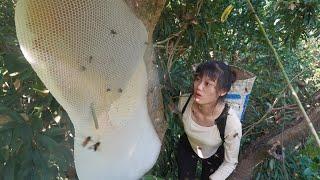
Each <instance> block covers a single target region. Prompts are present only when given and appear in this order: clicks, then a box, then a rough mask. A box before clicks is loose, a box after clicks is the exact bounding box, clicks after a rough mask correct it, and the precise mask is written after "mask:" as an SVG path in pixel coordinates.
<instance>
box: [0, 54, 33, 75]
mask: <svg viewBox="0 0 320 180" xmlns="http://www.w3.org/2000/svg"><path fill="white" fill-rule="evenodd" d="M3 58H4V63H5V65H6V67H7V69H8V71H9V73H14V72H19V73H20V72H23V71H25V70H27V69H28V68H29V69H30V68H31V66H30V64H29V63H28V61H26V59H25V58H24V57H23V56H20V55H19V54H16V53H15V54H13V53H12V54H5V55H4V56H3Z"/></svg>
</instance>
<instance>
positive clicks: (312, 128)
mask: <svg viewBox="0 0 320 180" xmlns="http://www.w3.org/2000/svg"><path fill="white" fill-rule="evenodd" d="M246 1H247V4H248V6H249V9H250V10H251V12H252V13H253V15H254V18H255V20H256V21H257V23H258V26H259V29H260V31H261V32H262V34H263V36H264V38H265V39H266V41H267V43H268V45H269V47H270V49H271V50H272V52H273V54H274V56H275V58H276V61H277V63H278V66H279V67H280V69H281V72H282V74H283V76H284V78H285V80H286V82H287V84H288V86H289V89H290V91H291V93H292V96H293V97H294V99H295V101H296V102H297V104H298V106H299V108H300V110H301V112H302V114H303V116H304V119H305V120H306V122H307V124H308V127H309V129H310V131H311V133H312V134H313V136H314V137H315V139H316V142H317V144H318V147H319V148H320V139H319V136H318V134H317V131H316V130H315V129H314V126H313V124H312V122H311V120H310V118H309V117H308V115H307V113H306V111H305V109H304V108H303V106H302V103H301V101H300V99H299V97H298V95H297V93H296V91H295V90H294V88H293V87H292V84H291V83H290V80H289V78H288V76H287V73H286V71H285V69H284V67H283V65H282V63H281V60H280V57H279V55H278V53H277V51H276V49H275V48H274V47H273V45H272V43H271V41H270V40H269V38H268V36H267V33H266V31H265V29H264V27H263V26H262V23H261V21H260V19H259V17H258V16H257V14H256V12H255V10H254V8H253V6H252V4H251V2H250V0H246Z"/></svg>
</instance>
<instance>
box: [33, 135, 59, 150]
mask: <svg viewBox="0 0 320 180" xmlns="http://www.w3.org/2000/svg"><path fill="white" fill-rule="evenodd" d="M38 142H39V143H40V144H41V145H42V146H43V147H45V148H47V149H48V150H49V151H50V152H53V151H55V150H56V149H57V147H58V145H59V144H58V143H57V142H56V141H55V140H53V139H52V138H51V137H49V136H46V135H42V134H39V136H38Z"/></svg>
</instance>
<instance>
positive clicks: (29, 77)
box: [0, 0, 74, 180]
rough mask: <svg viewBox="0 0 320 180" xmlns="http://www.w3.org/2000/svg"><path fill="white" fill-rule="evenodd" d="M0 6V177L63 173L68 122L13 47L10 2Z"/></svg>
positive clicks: (69, 158)
mask: <svg viewBox="0 0 320 180" xmlns="http://www.w3.org/2000/svg"><path fill="white" fill-rule="evenodd" d="M0 8H1V9H2V10H1V13H0V23H1V26H0V27H1V28H0V84H1V88H0V133H1V135H0V179H6V180H7V179H8V180H10V179H55V178H57V177H66V173H65V171H67V170H68V169H69V168H70V167H73V166H74V165H73V155H72V151H71V150H72V148H73V139H71V138H70V136H69V134H72V133H73V130H72V129H73V126H72V124H71V122H70V120H69V118H68V117H67V115H66V113H65V112H64V110H63V109H62V108H61V106H60V105H59V104H58V103H57V101H56V100H55V99H54V98H53V97H52V95H51V94H50V93H49V91H48V90H46V88H45V86H44V85H43V83H42V82H41V81H40V79H39V78H38V77H37V75H36V73H35V72H34V71H33V70H32V68H31V66H30V65H29V63H28V62H27V61H26V59H25V58H24V57H23V55H22V54H21V52H20V50H19V45H18V43H17V39H16V35H15V28H14V4H13V2H12V1H6V0H5V1H2V2H1V3H0Z"/></svg>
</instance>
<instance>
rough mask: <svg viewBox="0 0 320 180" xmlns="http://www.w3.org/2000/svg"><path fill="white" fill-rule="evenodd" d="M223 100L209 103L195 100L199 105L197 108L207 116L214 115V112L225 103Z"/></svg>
mask: <svg viewBox="0 0 320 180" xmlns="http://www.w3.org/2000/svg"><path fill="white" fill-rule="evenodd" d="M223 104H224V103H223V102H220V101H217V102H213V103H209V104H198V103H196V102H195V105H196V106H197V109H198V110H199V112H200V113H201V114H203V115H205V116H212V115H213V114H214V112H215V111H216V110H218V109H220V108H219V107H220V106H221V105H223Z"/></svg>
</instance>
